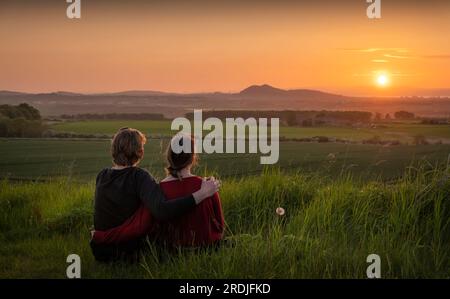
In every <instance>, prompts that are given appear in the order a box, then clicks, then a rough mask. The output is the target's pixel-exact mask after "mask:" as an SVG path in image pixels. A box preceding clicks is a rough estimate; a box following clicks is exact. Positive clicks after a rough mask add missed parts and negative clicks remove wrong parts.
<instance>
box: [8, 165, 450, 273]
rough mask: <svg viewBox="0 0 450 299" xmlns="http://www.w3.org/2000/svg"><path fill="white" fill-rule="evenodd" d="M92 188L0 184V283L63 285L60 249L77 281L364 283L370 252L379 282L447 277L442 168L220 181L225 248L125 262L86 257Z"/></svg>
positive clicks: (449, 245) (448, 213)
mask: <svg viewBox="0 0 450 299" xmlns="http://www.w3.org/2000/svg"><path fill="white" fill-rule="evenodd" d="M93 190H94V185H93V183H74V182H72V181H70V180H68V179H66V180H55V181H52V182H46V183H11V182H8V181H2V182H0V228H1V230H0V232H1V233H0V242H1V243H2V246H0V256H1V259H0V278H14V277H15V278H17V277H20V278H24V277H34V278H38V277H39V278H42V277H60V278H63V277H65V269H66V266H67V264H66V257H67V255H69V254H71V253H76V254H79V255H80V256H81V261H82V270H81V271H82V277H84V278H100V277H101V278H119V277H130V278H131V277H138V278H185V277H189V278H304V277H308V278H365V277H366V276H365V275H366V274H365V273H366V267H367V263H366V257H367V256H368V255H369V254H372V253H376V254H378V255H379V256H380V257H381V263H382V264H381V265H382V266H381V267H382V270H381V274H382V277H384V278H417V277H424V278H434V277H439V278H450V271H449V269H450V226H449V225H450V201H449V198H450V168H449V167H448V166H447V167H446V168H441V169H429V168H421V169H410V170H409V171H408V172H407V173H405V175H404V176H403V178H402V179H401V180H399V181H396V182H391V183H389V184H387V183H383V182H382V181H377V180H373V181H370V182H361V181H359V180H358V179H356V178H352V177H350V176H347V175H341V176H339V177H338V178H334V179H331V178H330V177H329V176H328V175H327V174H325V175H324V174H323V173H321V172H316V173H313V174H310V175H304V174H283V173H280V172H277V171H270V172H265V173H263V175H261V176H254V177H247V178H241V179H238V178H236V179H232V178H229V179H226V180H224V182H223V188H222V190H221V196H222V201H223V206H224V212H225V219H226V222H227V226H228V229H227V232H226V237H227V239H229V240H230V241H232V243H233V244H234V246H225V247H223V248H222V249H220V250H219V251H217V252H213V253H197V254H194V253H183V254H180V255H172V256H169V255H167V254H163V255H162V256H161V255H160V256H159V257H158V255H157V254H156V252H157V250H156V248H154V247H151V248H150V251H149V252H147V253H146V254H145V255H144V256H143V259H142V263H141V264H137V265H123V264H119V265H100V264H97V263H96V262H95V261H94V260H93V258H92V256H91V254H90V249H89V246H88V239H89V228H90V226H91V224H92V198H93ZM277 207H283V208H285V210H286V214H285V215H284V216H278V215H277V214H276V213H275V209H276V208H277Z"/></svg>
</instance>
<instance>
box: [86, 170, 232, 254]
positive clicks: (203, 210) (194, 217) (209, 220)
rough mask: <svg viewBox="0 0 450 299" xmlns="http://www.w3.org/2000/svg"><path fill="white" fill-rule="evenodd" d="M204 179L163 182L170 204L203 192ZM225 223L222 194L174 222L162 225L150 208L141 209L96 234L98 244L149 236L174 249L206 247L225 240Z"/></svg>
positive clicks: (165, 222)
mask: <svg viewBox="0 0 450 299" xmlns="http://www.w3.org/2000/svg"><path fill="white" fill-rule="evenodd" d="M201 183H202V178H200V177H196V176H195V177H189V178H184V179H183V180H181V181H180V180H173V181H166V182H161V183H160V186H161V189H162V190H163V192H164V195H165V196H166V198H167V200H171V199H175V198H180V197H182V196H185V195H189V194H192V193H194V192H195V191H197V190H199V189H200V187H201ZM223 230H224V219H223V213H222V205H221V202H220V198H219V194H217V193H216V194H214V196H212V197H210V198H207V199H205V200H203V201H202V202H201V203H200V204H199V205H197V206H196V207H195V208H193V209H192V210H190V211H188V212H187V213H186V214H184V215H182V216H181V217H179V218H177V219H175V220H172V221H164V222H163V221H159V220H156V219H154V218H152V217H151V214H150V211H149V210H148V208H146V207H144V206H141V207H140V208H139V209H138V210H137V211H136V213H135V214H134V215H133V216H132V217H131V218H129V219H128V220H127V221H125V222H124V223H123V224H122V225H120V226H118V227H115V228H113V229H110V230H107V231H95V232H94V234H93V241H94V242H96V243H103V244H105V243H107V244H111V243H120V242H126V241H130V240H133V239H137V238H141V237H144V236H146V235H149V236H150V237H152V238H155V239H158V241H162V242H164V243H166V244H167V245H172V246H187V247H190V246H194V247H197V246H204V245H209V244H212V243H214V242H216V241H218V240H220V239H222V235H223Z"/></svg>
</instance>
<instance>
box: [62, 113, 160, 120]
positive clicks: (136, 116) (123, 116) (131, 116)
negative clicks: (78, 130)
mask: <svg viewBox="0 0 450 299" xmlns="http://www.w3.org/2000/svg"><path fill="white" fill-rule="evenodd" d="M61 119H65V120H103V119H104V120H165V117H164V114H161V113H106V114H98V113H83V114H72V115H69V114H63V115H61Z"/></svg>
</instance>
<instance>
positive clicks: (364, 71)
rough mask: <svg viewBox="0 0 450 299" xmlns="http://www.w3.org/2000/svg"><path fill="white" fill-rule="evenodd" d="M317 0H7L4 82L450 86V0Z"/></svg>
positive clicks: (3, 9) (378, 90) (132, 86)
mask: <svg viewBox="0 0 450 299" xmlns="http://www.w3.org/2000/svg"><path fill="white" fill-rule="evenodd" d="M241 2H245V3H246V4H242V3H241ZM310 2H311V3H307V2H306V1H293V0H292V1H288V0H284V1H234V0H231V1H199V0H198V1H138V0H132V1H116V0H109V1H108V0H95V1H93V0H82V18H81V19H80V20H70V19H68V18H67V17H66V7H67V5H68V4H66V1H65V0H52V1H45V0H44V1H35V0H33V1H32V0H19V1H12V0H7V1H1V2H0V41H1V42H0V90H16V91H26V92H49V91H57V90H65V91H73V92H86V93H87V92H113V91H123V90H161V91H171V92H207V91H224V92H234V91H239V90H241V89H243V88H245V87H247V86H248V85H252V84H263V83H267V84H271V85H273V86H276V87H280V88H314V89H321V90H325V91H331V92H339V93H343V94H348V95H369V94H376V95H392V94H394V95H406V94H412V93H415V92H417V91H418V90H423V92H426V91H427V90H431V89H441V88H443V89H444V88H447V89H449V90H450V1H448V0H447V1H445V0H442V1H415V0H414V1H407V0H403V1H401V0H400V1H399V0H397V1H385V0H384V1H382V18H381V19H379V20H370V19H368V18H367V16H366V7H367V5H368V4H367V3H366V1H365V0H352V1H337V0H336V1H310ZM392 2H395V4H392ZM380 75H382V76H384V77H380Z"/></svg>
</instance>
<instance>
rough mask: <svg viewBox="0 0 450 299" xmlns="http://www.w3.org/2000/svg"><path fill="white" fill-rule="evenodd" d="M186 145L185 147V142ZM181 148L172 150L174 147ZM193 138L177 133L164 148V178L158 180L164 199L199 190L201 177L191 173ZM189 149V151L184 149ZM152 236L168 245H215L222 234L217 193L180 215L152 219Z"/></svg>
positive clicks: (194, 160)
mask: <svg viewBox="0 0 450 299" xmlns="http://www.w3.org/2000/svg"><path fill="white" fill-rule="evenodd" d="M186 144H188V145H189V146H188V147H185V145H186ZM177 145H178V148H181V149H183V150H181V152H180V153H177V152H179V151H180V150H174V148H173V147H174V146H177ZM194 147H195V146H194V139H193V138H192V137H191V136H188V135H182V134H178V135H176V136H175V137H174V138H173V139H172V140H171V142H170V144H169V146H168V149H167V164H168V166H167V168H166V172H167V177H166V178H165V179H163V180H162V181H161V182H160V186H161V190H162V191H163V193H164V196H165V197H166V200H168V201H170V200H174V199H176V198H180V197H183V196H186V195H189V194H191V193H193V192H195V191H197V190H199V188H200V186H201V184H202V180H203V179H202V178H201V177H199V176H196V175H194V174H192V172H191V170H192V168H193V167H194V166H195V165H196V162H197V155H196V153H195V149H194ZM184 149H190V150H184ZM152 231H153V235H154V237H155V238H156V240H157V241H158V242H160V243H161V242H162V243H164V244H165V245H166V246H169V247H207V246H211V245H217V244H218V243H219V241H220V240H221V239H222V237H223V232H224V217H223V212H222V204H221V202H220V197H219V194H218V193H217V192H216V193H215V194H214V195H213V196H211V197H209V198H207V199H205V200H204V201H202V202H201V203H200V204H198V205H197V206H196V207H194V208H193V209H191V210H189V211H188V212H186V213H185V214H183V215H182V216H180V217H178V218H174V219H171V220H168V221H161V220H156V219H155V221H154V224H153V228H152Z"/></svg>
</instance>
